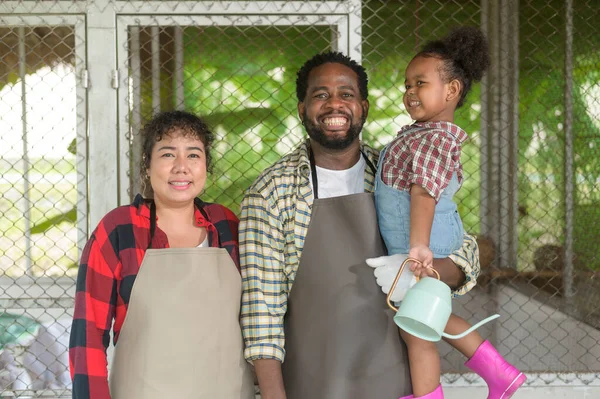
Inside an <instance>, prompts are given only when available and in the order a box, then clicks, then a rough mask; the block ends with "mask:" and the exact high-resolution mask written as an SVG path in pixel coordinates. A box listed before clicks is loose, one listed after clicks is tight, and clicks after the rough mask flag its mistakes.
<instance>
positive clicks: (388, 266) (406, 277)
mask: <svg viewBox="0 0 600 399" xmlns="http://www.w3.org/2000/svg"><path fill="white" fill-rule="evenodd" d="M406 258H408V254H396V255H390V256H380V257H378V258H369V259H367V260H366V262H367V265H369V266H371V267H372V268H373V269H374V270H373V274H374V275H375V279H376V280H377V285H379V286H380V287H381V291H383V293H384V294H386V295H387V293H388V292H390V288H392V284H393V283H394V279H395V278H396V274H398V270H400V266H402V262H404V261H405V260H406ZM416 283H417V278H416V277H415V275H414V274H413V272H412V271H410V269H409V265H408V264H407V265H406V266H405V267H404V270H403V271H402V275H401V276H400V278H399V279H398V284H396V289H394V293H393V294H392V295H391V296H390V300H392V301H393V302H399V301H401V300H403V299H404V296H405V295H406V292H407V291H408V289H409V288H411V287H412V286H413V285H415V284H416Z"/></svg>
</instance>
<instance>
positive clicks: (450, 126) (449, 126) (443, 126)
mask: <svg viewBox="0 0 600 399" xmlns="http://www.w3.org/2000/svg"><path fill="white" fill-rule="evenodd" d="M412 129H436V130H443V131H445V132H447V133H449V134H451V135H452V136H453V137H454V138H456V140H458V142H459V143H462V142H463V141H465V140H466V139H467V138H468V136H467V133H466V132H465V131H464V130H462V129H461V128H460V126H458V125H455V124H454V123H452V122H440V121H435V122H415V123H413V124H412V125H406V126H403V127H402V129H400V131H399V132H398V136H400V135H402V134H404V133H407V132H408V131H409V130H412Z"/></svg>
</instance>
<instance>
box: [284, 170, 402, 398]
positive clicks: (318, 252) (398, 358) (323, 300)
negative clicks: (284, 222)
mask: <svg viewBox="0 0 600 399" xmlns="http://www.w3.org/2000/svg"><path fill="white" fill-rule="evenodd" d="M315 176H316V171H314V168H313V187H317V184H316V183H317V182H316V179H315V178H314V177H315ZM313 191H314V193H315V197H316V196H317V190H314V189H313ZM385 254H386V251H385V246H384V244H383V241H382V239H381V236H380V234H379V230H378V226H377V215H376V212H375V205H374V201H373V194H370V193H360V194H353V195H347V196H343V197H333V198H326V199H315V200H314V202H313V205H312V213H311V221H310V224H309V227H308V232H307V236H306V239H305V242H304V249H303V250H302V257H301V260H300V265H299V267H298V272H297V274H296V278H295V281H294V284H293V286H292V289H291V291H290V294H289V297H288V309H287V314H286V318H285V349H286V357H285V361H284V362H283V365H282V367H283V378H284V384H285V390H286V393H287V397H288V399H320V398H322V399H366V398H373V399H398V397H400V396H404V395H409V394H410V393H411V392H412V389H411V384H410V374H409V366H408V356H407V350H406V346H405V345H404V343H403V342H402V341H401V338H400V335H399V331H398V327H397V326H396V324H394V321H393V319H392V317H393V313H392V312H391V310H389V309H388V308H387V305H386V302H385V295H384V294H383V293H382V292H381V289H380V288H379V287H378V286H377V283H376V282H375V278H374V276H373V271H372V269H371V268H370V267H369V266H367V264H366V263H365V259H366V258H371V257H377V256H381V255H385Z"/></svg>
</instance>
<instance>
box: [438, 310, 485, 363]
mask: <svg viewBox="0 0 600 399" xmlns="http://www.w3.org/2000/svg"><path fill="white" fill-rule="evenodd" d="M469 328H471V325H470V324H469V323H467V322H466V321H465V319H463V318H462V317H460V316H457V315H455V314H451V315H450V319H449V320H448V324H446V328H445V329H444V332H446V333H448V334H451V335H457V334H460V333H462V332H464V331H466V330H468V329H469ZM444 341H446V342H447V343H449V344H450V345H452V347H454V348H455V349H457V350H458V351H459V352H460V353H462V354H463V355H465V356H466V357H467V359H470V358H471V356H473V355H474V354H475V351H477V348H479V346H480V345H481V344H482V343H483V338H481V335H479V333H478V332H477V331H473V332H472V333H470V334H467V335H466V336H464V337H463V338H460V339H448V338H444Z"/></svg>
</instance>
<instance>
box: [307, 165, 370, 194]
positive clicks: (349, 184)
mask: <svg viewBox="0 0 600 399" xmlns="http://www.w3.org/2000/svg"><path fill="white" fill-rule="evenodd" d="M366 166H367V163H366V162H365V159H364V158H363V157H362V156H361V157H359V160H358V162H357V163H356V164H355V165H354V166H352V167H351V168H350V169H346V170H331V169H323V168H320V167H318V166H316V169H317V184H318V185H319V187H318V188H319V198H331V197H341V196H342V195H349V194H358V193H362V192H364V191H365V168H366ZM309 181H310V185H311V188H312V189H313V192H314V187H312V176H309Z"/></svg>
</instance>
